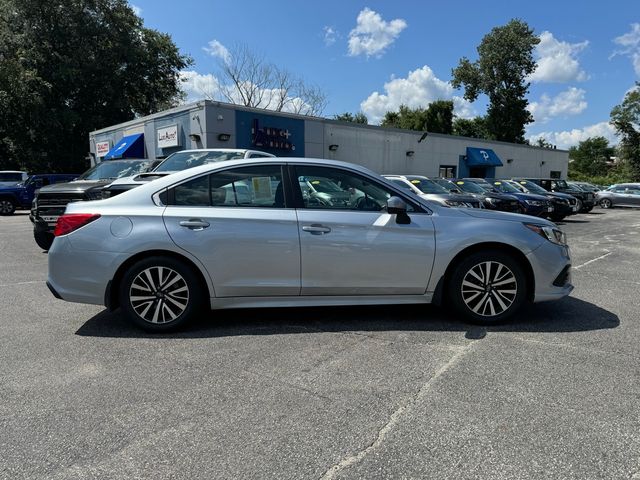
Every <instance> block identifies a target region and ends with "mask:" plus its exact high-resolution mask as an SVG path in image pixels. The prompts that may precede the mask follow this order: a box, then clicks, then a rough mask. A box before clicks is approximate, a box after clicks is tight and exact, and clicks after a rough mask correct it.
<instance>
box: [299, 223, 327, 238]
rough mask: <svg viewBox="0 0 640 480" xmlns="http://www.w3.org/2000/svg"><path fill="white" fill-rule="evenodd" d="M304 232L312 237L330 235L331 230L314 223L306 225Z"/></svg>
mask: <svg viewBox="0 0 640 480" xmlns="http://www.w3.org/2000/svg"><path fill="white" fill-rule="evenodd" d="M302 230H303V231H305V232H309V233H310V234H311V235H324V234H325V233H329V232H330V231H331V228H329V227H325V226H324V225H320V224H318V223H312V224H311V225H304V226H303V227H302Z"/></svg>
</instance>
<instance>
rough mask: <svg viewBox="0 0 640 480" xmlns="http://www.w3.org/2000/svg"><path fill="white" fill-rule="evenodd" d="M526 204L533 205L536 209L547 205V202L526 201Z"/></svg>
mask: <svg viewBox="0 0 640 480" xmlns="http://www.w3.org/2000/svg"><path fill="white" fill-rule="evenodd" d="M524 203H526V204H527V205H532V206H534V207H541V206H542V205H544V204H545V202H543V201H541V200H525V201H524Z"/></svg>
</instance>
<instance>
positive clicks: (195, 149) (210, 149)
mask: <svg viewBox="0 0 640 480" xmlns="http://www.w3.org/2000/svg"><path fill="white" fill-rule="evenodd" d="M204 152H244V153H248V152H250V153H260V154H262V155H267V156H269V157H274V158H275V155H273V154H272V153H267V152H263V151H262V150H252V149H250V148H190V149H188V150H180V151H178V152H174V153H204ZM167 158H168V157H167ZM163 160H164V159H163Z"/></svg>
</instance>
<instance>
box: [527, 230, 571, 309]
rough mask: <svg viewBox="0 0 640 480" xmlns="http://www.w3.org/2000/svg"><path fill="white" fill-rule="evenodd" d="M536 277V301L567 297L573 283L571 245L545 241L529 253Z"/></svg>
mask: <svg viewBox="0 0 640 480" xmlns="http://www.w3.org/2000/svg"><path fill="white" fill-rule="evenodd" d="M527 258H528V259H529V262H530V264H531V267H532V268H533V274H534V277H535V292H534V299H533V301H534V302H546V301H549V300H558V299H560V298H563V297H566V296H567V295H569V294H570V293H571V291H572V290H573V288H574V287H573V285H572V284H571V253H570V250H569V247H567V246H559V245H556V244H554V243H551V242H544V243H543V244H542V245H540V247H538V248H537V249H535V250H534V251H532V252H530V253H529V254H528V255H527Z"/></svg>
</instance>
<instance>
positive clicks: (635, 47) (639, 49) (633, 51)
mask: <svg viewBox="0 0 640 480" xmlns="http://www.w3.org/2000/svg"><path fill="white" fill-rule="evenodd" d="M613 42H614V43H615V44H617V45H620V47H622V48H621V49H620V50H616V51H615V52H614V53H613V55H612V56H615V55H626V56H628V57H629V58H630V59H631V62H632V63H633V69H634V70H635V72H636V75H638V76H639V77H640V23H633V24H631V31H630V32H628V33H625V34H624V35H620V36H619V37H616V38H614V39H613Z"/></svg>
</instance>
